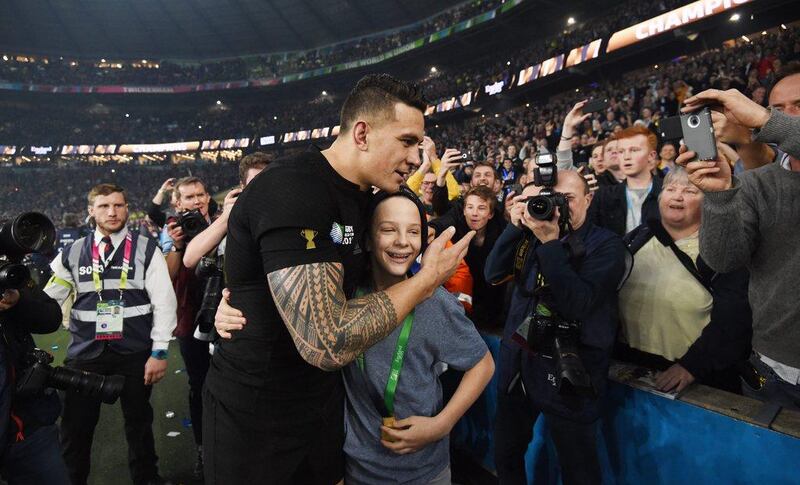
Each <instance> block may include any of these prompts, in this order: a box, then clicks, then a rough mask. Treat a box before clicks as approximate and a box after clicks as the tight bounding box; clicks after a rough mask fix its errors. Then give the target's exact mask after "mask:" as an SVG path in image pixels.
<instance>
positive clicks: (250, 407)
mask: <svg viewBox="0 0 800 485" xmlns="http://www.w3.org/2000/svg"><path fill="white" fill-rule="evenodd" d="M425 108H426V103H425V102H424V101H423V99H422V96H421V93H420V92H419V90H418V88H417V87H416V86H415V85H413V84H410V83H406V82H403V81H399V80H397V79H394V78H392V77H391V76H389V75H385V74H380V75H369V76H366V77H364V78H363V79H361V80H360V81H359V82H358V84H357V85H356V86H355V88H354V89H353V90H352V92H351V93H350V94H349V96H348V97H347V99H346V100H345V102H344V105H343V106H342V111H341V123H340V125H341V129H340V133H339V136H338V137H337V139H336V141H334V143H333V144H332V145H331V147H330V148H329V149H327V150H323V151H319V150H318V149H312V150H309V151H308V152H305V153H303V154H301V155H297V156H293V157H290V158H286V159H283V160H277V161H275V162H273V163H272V164H270V166H269V167H268V168H267V169H266V170H265V171H264V172H263V173H262V174H261V175H260V176H259V177H257V178H256V179H255V180H253V182H252V183H250V185H248V187H247V188H246V189H245V190H244V191H243V192H242V194H241V195H240V196H239V200H238V201H237V203H236V205H235V206H234V208H233V211H232V212H231V215H230V220H229V223H228V243H227V244H228V245H227V249H226V260H225V271H226V278H227V284H228V287H229V290H230V300H229V305H228V303H226V302H224V301H223V304H222V305H221V306H220V309H219V310H218V312H217V328H218V330H219V331H220V334H221V335H222V336H223V337H230V338H228V339H222V340H221V342H220V344H219V345H218V346H217V347H216V350H215V353H214V356H213V358H212V361H211V367H210V369H209V373H208V377H207V380H206V388H205V391H204V409H205V410H206V411H205V412H204V416H203V427H204V428H203V434H204V436H205V437H206V438H205V449H204V454H205V457H204V458H205V479H206V483H211V484H214V483H216V484H225V485H230V484H239V483H259V484H290V483H292V484H293V483H302V484H325V485H332V484H335V483H337V482H339V481H340V480H341V479H342V477H343V476H344V470H343V453H342V446H343V435H344V430H343V422H344V418H343V406H344V392H343V386H342V381H341V375H340V373H339V372H338V369H340V368H342V367H344V366H345V365H347V364H348V363H350V362H351V361H353V360H354V359H355V358H356V356H358V355H359V354H361V353H362V352H363V351H364V350H365V349H367V348H369V347H370V346H371V345H373V344H374V343H376V342H378V341H380V340H381V339H383V338H384V337H385V336H386V335H388V334H389V333H391V332H392V331H393V330H394V329H395V327H397V326H398V325H399V324H400V323H401V322H402V321H403V319H404V318H405V316H406V315H407V314H408V313H409V312H410V311H411V310H412V309H413V308H414V307H415V306H416V305H417V304H418V303H419V302H421V301H422V300H424V299H426V298H428V297H429V296H431V295H432V294H433V291H434V290H435V289H436V288H437V287H438V286H440V285H441V284H442V283H443V282H444V281H446V280H447V279H448V278H449V276H450V275H451V274H452V273H453V272H454V271H455V269H456V266H457V264H458V262H459V261H461V259H462V258H463V257H464V255H465V254H466V251H467V248H468V246H469V241H470V239H472V236H473V234H472V233H470V234H468V235H467V236H465V237H464V238H463V239H461V240H460V241H458V242H456V244H454V245H453V246H451V247H450V248H446V249H445V247H444V246H445V243H446V242H447V241H448V240H449V239H450V237H452V235H453V232H454V231H453V229H452V228H449V229H448V230H446V231H444V232H443V233H442V234H441V236H440V237H438V238H437V239H436V240H435V241H434V242H433V243H432V244H431V245H430V246H429V247H428V249H427V250H426V252H425V254H424V255H423V260H422V268H421V270H420V271H419V272H418V273H417V274H416V275H415V276H414V277H412V278H409V279H407V280H405V281H403V282H402V283H399V284H396V285H395V286H392V287H390V288H388V289H387V290H385V291H379V292H375V293H371V294H368V295H366V296H363V297H355V288H356V284H357V282H358V280H359V279H360V278H361V276H362V273H363V271H364V270H365V263H366V256H365V253H364V242H363V240H362V236H363V235H364V232H365V230H366V224H367V220H366V218H365V216H366V214H365V209H366V207H367V203H368V202H369V197H370V194H371V192H372V188H373V187H377V188H380V189H382V190H386V191H397V190H399V189H400V186H401V184H402V183H403V181H404V177H406V176H407V175H408V174H409V173H410V172H412V171H413V170H414V169H415V168H416V167H418V166H419V164H420V160H419V148H418V145H419V144H420V142H421V141H422V138H423V135H424V124H425V122H424V116H423V112H424V110H425ZM396 257H397V258H398V260H400V259H402V258H404V257H405V258H408V257H410V256H408V255H400V254H398V255H396ZM378 425H379V423H376V426H378Z"/></svg>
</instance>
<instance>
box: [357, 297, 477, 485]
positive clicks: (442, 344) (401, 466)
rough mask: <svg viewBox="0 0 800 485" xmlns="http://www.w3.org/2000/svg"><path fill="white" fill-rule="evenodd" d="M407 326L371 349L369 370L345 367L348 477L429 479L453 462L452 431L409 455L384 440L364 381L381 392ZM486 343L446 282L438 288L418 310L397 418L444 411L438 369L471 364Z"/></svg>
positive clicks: (415, 481) (389, 480)
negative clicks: (398, 338) (391, 448)
mask: <svg viewBox="0 0 800 485" xmlns="http://www.w3.org/2000/svg"><path fill="white" fill-rule="evenodd" d="M401 328H402V325H401V326H399V327H398V328H396V329H395V330H394V332H392V333H391V334H390V335H389V336H388V337H386V338H385V339H383V340H381V341H380V342H378V343H377V344H375V345H374V346H373V347H372V348H370V349H369V350H367V352H366V353H365V355H364V360H365V365H364V370H365V372H364V373H362V372H361V369H359V367H358V366H357V365H356V364H355V363H352V364H350V365H349V366H347V367H346V368H345V369H344V384H345V390H346V392H347V401H346V410H345V444H344V452H345V455H346V459H347V463H346V471H345V476H346V478H345V482H346V483H348V484H359V483H362V484H373V483H403V484H412V483H413V484H423V483H428V482H429V481H431V480H432V479H434V478H436V476H437V475H438V474H439V473H441V471H442V470H443V469H444V468H445V467H447V466H448V465H449V464H450V453H449V438H447V437H445V438H444V439H442V440H441V441H438V442H436V443H431V444H429V445H428V446H427V447H425V448H424V449H422V450H420V451H418V452H416V453H411V454H408V455H397V454H395V453H394V452H392V451H391V450H389V449H387V448H384V447H383V445H382V444H381V441H380V425H381V416H380V413H379V412H378V410H377V409H376V407H375V403H374V402H373V400H372V398H370V391H369V390H368V388H367V387H366V386H367V385H370V386H373V387H374V389H375V390H376V391H377V392H373V394H377V395H378V396H380V398H381V399H382V398H383V393H384V390H385V389H386V380H387V378H388V376H389V368H390V366H391V360H392V356H393V355H394V352H395V348H396V346H397V337H398V335H399V334H400V329H401ZM487 350H488V349H487V347H486V343H485V342H484V341H483V339H482V338H481V336H480V335H479V334H478V331H477V330H476V329H475V325H474V324H473V323H472V322H471V321H470V320H469V319H468V318H467V317H466V315H464V308H463V307H462V306H461V304H460V303H459V302H458V300H457V299H456V297H455V296H453V295H451V294H450V293H448V292H447V291H446V290H444V289H443V288H439V289H437V290H436V292H435V293H434V294H433V296H432V297H431V298H429V299H427V300H425V301H424V302H422V303H420V304H419V305H417V308H416V310H415V314H414V324H413V327H412V329H411V334H410V336H409V338H408V347H407V349H406V354H405V359H404V361H403V368H402V370H401V372H400V380H399V382H398V385H397V391H396V394H395V401H394V413H395V417H396V418H397V419H404V418H408V417H410V416H427V417H430V416H435V415H436V414H438V413H439V412H440V411H441V410H442V407H443V403H442V386H441V383H440V382H439V372H438V371H437V369H439V368H440V367H441V364H442V363H445V364H447V365H448V367H450V368H453V369H457V370H464V371H465V370H469V369H471V368H472V367H474V366H475V365H476V364H477V363H478V362H479V361H480V360H481V359H482V358H483V356H484V355H486V352H487ZM365 378H366V380H365ZM367 380H368V381H369V383H367Z"/></svg>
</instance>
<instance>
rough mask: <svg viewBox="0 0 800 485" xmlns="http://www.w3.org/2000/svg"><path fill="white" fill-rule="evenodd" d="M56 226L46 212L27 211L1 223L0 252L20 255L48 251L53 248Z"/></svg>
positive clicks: (14, 255)
mask: <svg viewBox="0 0 800 485" xmlns="http://www.w3.org/2000/svg"><path fill="white" fill-rule="evenodd" d="M55 240H56V227H55V226H54V225H53V223H52V222H50V219H48V218H47V216H45V215H44V214H40V213H38V212H25V213H22V214H20V215H18V216H17V217H15V218H14V219H13V220H11V221H8V222H5V223H3V224H0V254H5V255H7V256H9V257H20V256H23V255H25V254H28V253H46V252H48V251H50V250H52V248H53V244H54V243H55Z"/></svg>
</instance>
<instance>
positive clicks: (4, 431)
mask: <svg viewBox="0 0 800 485" xmlns="http://www.w3.org/2000/svg"><path fill="white" fill-rule="evenodd" d="M0 296H2V298H0V331H2V340H1V341H0V475H1V476H2V478H3V480H6V481H8V482H9V483H12V484H13V483H47V484H57V485H68V484H69V478H68V475H67V467H66V465H64V460H63V458H62V457H61V449H60V447H59V443H58V429H57V428H56V425H55V422H56V419H57V418H58V415H59V413H60V411H61V403H60V401H59V399H58V395H57V394H56V393H55V391H53V390H52V389H48V390H46V391H44V392H42V393H39V394H37V395H32V396H18V395H16V392H15V388H14V386H15V384H16V382H15V380H16V379H18V378H19V377H20V376H21V375H22V373H23V372H24V370H25V367H24V365H23V360H24V357H25V356H26V355H27V354H28V353H29V352H30V351H31V350H33V349H34V347H35V344H34V342H33V337H31V332H33V333H39V334H46V333H52V332H55V331H56V330H58V327H59V325H61V308H60V307H59V306H58V303H56V301H55V300H53V299H52V298H50V297H48V296H47V295H46V294H45V293H44V292H43V291H41V290H39V289H38V288H27V287H26V288H23V289H21V290H14V289H9V290H6V291H5V292H3V293H2V295H0Z"/></svg>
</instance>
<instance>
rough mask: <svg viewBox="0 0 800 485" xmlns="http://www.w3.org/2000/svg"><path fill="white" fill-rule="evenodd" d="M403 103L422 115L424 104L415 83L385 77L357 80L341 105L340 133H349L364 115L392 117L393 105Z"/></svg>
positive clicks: (385, 75) (381, 75)
mask: <svg viewBox="0 0 800 485" xmlns="http://www.w3.org/2000/svg"><path fill="white" fill-rule="evenodd" d="M397 103H403V104H406V105H408V106H411V107H412V108H416V109H418V110H419V111H422V112H423V113H424V112H425V109H426V108H427V107H428V103H427V102H426V101H425V99H424V98H423V97H422V91H421V90H420V88H419V87H418V86H417V84H416V83H413V82H407V81H401V80H399V79H396V78H394V77H392V76H390V75H388V74H370V75H367V76H364V77H362V78H361V80H360V81H358V83H357V84H356V86H355V87H354V88H353V90H352V91H350V94H349V95H348V96H347V99H345V100H344V104H343V105H342V111H341V117H340V123H339V124H340V125H341V128H340V132H346V131H347V130H349V129H350V128H351V127H352V125H353V123H355V121H356V120H357V119H358V118H359V116H363V115H365V114H370V115H372V116H375V117H378V118H383V119H393V118H394V106H395V104H397Z"/></svg>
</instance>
